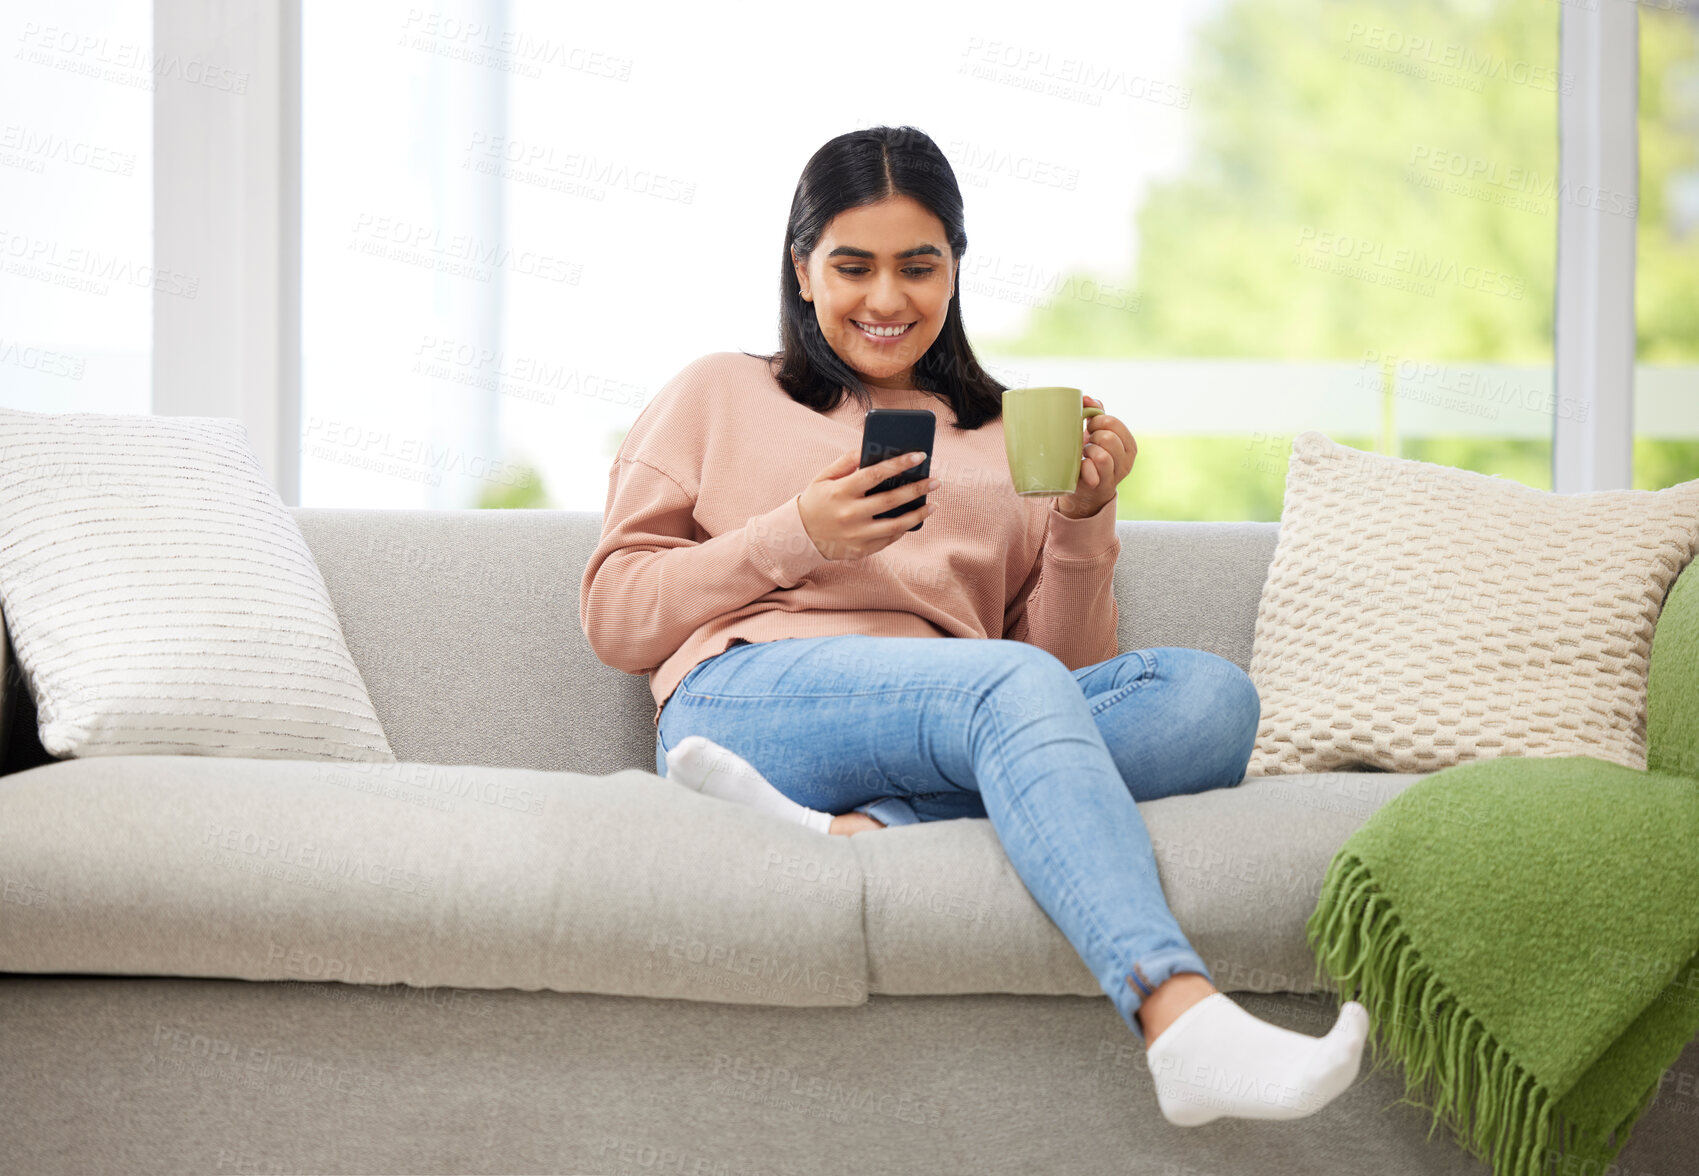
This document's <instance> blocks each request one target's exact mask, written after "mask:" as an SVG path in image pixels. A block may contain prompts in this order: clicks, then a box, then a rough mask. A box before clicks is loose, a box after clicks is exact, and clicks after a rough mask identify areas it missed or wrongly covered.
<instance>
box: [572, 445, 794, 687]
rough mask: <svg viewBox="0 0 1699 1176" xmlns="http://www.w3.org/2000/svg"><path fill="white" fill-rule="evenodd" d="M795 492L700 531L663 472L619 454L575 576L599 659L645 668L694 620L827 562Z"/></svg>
mask: <svg viewBox="0 0 1699 1176" xmlns="http://www.w3.org/2000/svg"><path fill="white" fill-rule="evenodd" d="M799 498H801V495H800V494H798V495H793V496H792V497H790V498H788V499H786V500H785V501H784V502H783V503H781V504H780V505H779V506H776V507H774V508H773V509H772V510H769V511H767V512H766V513H764V514H759V515H755V516H753V517H752V518H750V519H749V520H748V522H746V523H745V524H744V525H743V526H742V527H739V528H736V529H735V530H728V531H725V532H724V533H722V534H719V535H715V536H713V537H711V538H708V539H703V540H700V541H699V540H698V539H697V538H696V535H697V534H698V529H697V526H696V521H695V518H694V509H695V505H696V504H695V500H694V498H693V497H692V496H691V495H690V494H689V493H687V492H686V491H685V489H684V488H683V487H682V486H681V485H680V484H679V482H678V481H677V480H676V479H674V478H673V477H672V476H671V475H670V474H667V473H666V472H664V471H663V470H661V469H659V468H657V467H656V466H654V465H651V464H649V463H647V462H645V461H642V460H639V459H633V458H628V457H623V456H622V457H619V458H616V459H615V461H614V465H613V469H612V470H611V471H610V472H609V475H608V500H607V508H606V510H605V511H604V513H603V517H602V537H601V540H600V541H599V542H598V543H597V544H596V548H595V550H594V551H592V552H591V554H590V559H589V562H588V563H587V564H586V566H585V568H584V578H583V581H582V582H581V584H580V586H579V605H578V619H579V624H580V625H581V626H582V627H583V629H584V636H585V637H586V638H587V639H588V640H589V643H590V648H591V650H593V651H594V652H595V654H596V656H597V657H598V658H599V659H600V660H601V661H602V662H603V663H604V664H606V665H609V666H612V667H614V668H615V669H620V670H625V671H627V672H629V673H633V674H644V673H650V672H652V671H653V670H655V669H656V668H658V667H659V666H660V664H661V663H662V662H664V661H665V660H666V659H667V658H669V657H671V656H672V655H673V653H675V652H676V651H677V650H678V648H679V647H680V646H681V645H683V644H684V642H685V640H686V639H687V638H688V637H689V636H690V635H691V634H692V633H694V632H695V631H696V630H697V629H698V628H700V627H701V626H702V625H704V624H706V623H707V622H709V621H711V620H713V619H714V618H716V617H719V616H723V615H724V614H726V613H729V612H732V611H733V610H735V609H739V608H742V607H743V606H744V605H746V604H748V603H750V602H751V601H753V600H756V599H758V598H760V597H762V596H765V595H766V594H767V593H769V592H771V591H773V589H775V588H793V587H795V586H796V585H797V584H798V583H800V582H801V581H802V580H803V579H804V578H805V577H807V576H808V575H809V573H811V572H813V571H814V570H815V569H816V568H818V567H819V566H820V565H821V564H823V563H825V562H826V557H825V556H823V555H821V553H820V550H819V548H817V547H815V546H814V541H813V540H812V539H810V538H809V537H808V532H807V530H805V529H804V527H803V525H802V515H801V513H800V512H799V509H798V501H797V500H798V499H799Z"/></svg>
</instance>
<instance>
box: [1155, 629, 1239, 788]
mask: <svg viewBox="0 0 1699 1176" xmlns="http://www.w3.org/2000/svg"><path fill="white" fill-rule="evenodd" d="M1164 653H1165V655H1166V660H1167V661H1168V662H1169V663H1170V664H1173V663H1175V662H1178V663H1179V666H1178V668H1177V669H1176V671H1175V672H1176V673H1180V674H1183V675H1185V676H1186V677H1187V679H1188V680H1189V685H1190V686H1191V688H1192V689H1194V690H1199V691H1205V692H1207V693H1208V696H1209V699H1210V701H1209V704H1208V707H1207V713H1208V714H1210V715H1211V716H1212V717H1213V718H1214V719H1215V720H1216V722H1217V724H1218V725H1217V727H1216V729H1215V733H1214V737H1215V738H1216V739H1219V740H1220V741H1221V742H1222V744H1223V745H1225V746H1229V747H1232V748H1235V749H1237V750H1238V751H1240V752H1242V754H1243V758H1244V759H1245V760H1247V761H1248V760H1249V759H1250V757H1251V749H1252V748H1253V747H1255V745H1256V739H1257V727H1258V726H1259V725H1261V723H1262V696H1261V695H1259V694H1258V693H1257V688H1256V684H1255V683H1254V682H1252V681H1251V676H1250V675H1249V674H1247V673H1246V672H1245V671H1244V670H1242V669H1240V668H1239V666H1238V665H1237V664H1236V663H1234V662H1231V661H1229V660H1228V659H1227V658H1224V657H1222V656H1221V655H1220V654H1215V653H1210V652H1209V651H1207V650H1203V649H1182V648H1178V647H1176V648H1174V649H1170V650H1166V651H1164Z"/></svg>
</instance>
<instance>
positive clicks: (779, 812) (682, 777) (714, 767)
mask: <svg viewBox="0 0 1699 1176" xmlns="http://www.w3.org/2000/svg"><path fill="white" fill-rule="evenodd" d="M667 779H669V780H677V781H678V782H679V783H680V784H683V785H684V786H685V787H686V788H690V789H693V790H694V791H696V792H700V793H702V795H704V796H714V797H718V798H719V799H721V800H729V801H731V802H732V803H733V804H743V805H748V806H749V807H750V808H752V809H758V810H759V811H761V812H764V813H770V814H772V815H773V816H775V817H781V818H783V819H784V820H787V821H795V822H796V823H797V824H799V825H806V826H808V827H809V828H810V829H815V830H818V831H819V832H821V833H827V832H830V831H831V827H832V814H831V813H823V812H820V811H819V810H818V809H811V808H808V807H807V806H805V805H800V804H798V803H797V802H796V801H794V800H792V799H791V798H790V797H788V796H786V795H785V794H784V793H782V792H780V791H779V790H778V789H777V788H774V787H773V786H772V785H771V784H769V783H768V782H767V777H765V776H763V775H762V774H761V773H760V772H757V771H756V770H755V768H754V766H753V765H752V764H750V762H749V761H748V760H746V759H744V758H743V757H742V756H740V755H738V754H737V753H736V752H735V751H732V750H731V749H729V748H725V747H721V746H720V745H719V744H718V743H715V742H714V741H713V740H712V739H708V738H705V737H704V736H701V735H686V736H685V737H684V738H683V739H681V740H679V743H678V746H677V747H675V748H673V749H672V750H671V751H669V752H667ZM1190 1011H1191V1010H1190V1009H1188V1010H1187V1012H1190Z"/></svg>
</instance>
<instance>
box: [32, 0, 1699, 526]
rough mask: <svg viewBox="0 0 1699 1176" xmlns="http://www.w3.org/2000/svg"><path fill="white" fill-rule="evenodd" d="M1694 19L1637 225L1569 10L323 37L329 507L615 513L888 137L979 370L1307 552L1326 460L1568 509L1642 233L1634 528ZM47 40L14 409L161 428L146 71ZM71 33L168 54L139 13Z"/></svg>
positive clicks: (1683, 360)
mask: <svg viewBox="0 0 1699 1176" xmlns="http://www.w3.org/2000/svg"><path fill="white" fill-rule="evenodd" d="M1693 8H1694V6H1693V5H1691V4H1689V3H1687V2H1686V0H1669V2H1668V3H1664V4H1644V5H1642V6H1641V11H1640V21H1641V69H1642V82H1641V144H1640V158H1641V167H1642V174H1641V191H1640V197H1639V203H1638V207H1637V208H1636V206H1635V204H1634V203H1633V202H1632V201H1630V200H1629V199H1628V198H1627V197H1626V195H1625V194H1622V193H1608V192H1607V193H1593V192H1567V191H1563V190H1561V189H1559V187H1558V185H1557V182H1556V178H1555V176H1556V170H1557V148H1556V127H1557V99H1558V93H1559V90H1560V88H1562V87H1564V86H1565V85H1566V81H1565V79H1564V77H1563V75H1562V73H1561V71H1560V69H1559V64H1558V54H1557V45H1558V15H1559V11H1560V5H1558V4H1554V3H1549V2H1541V0H1514V2H1512V0H1410V2H1405V3H1397V4H1393V3H1377V2H1373V0H1320V2H1317V0H1209V2H1207V3H1194V4H1184V5H1180V4H1176V5H1125V6H1117V7H1105V6H1100V5H1097V4H1077V3H1070V2H1063V0H1059V2H1058V3H1052V4H1047V5H1044V6H1042V7H1037V8H1035V7H1032V6H1028V5H1002V6H995V7H984V6H975V7H973V8H972V9H971V10H969V9H966V8H952V9H947V10H945V12H942V13H941V12H937V11H935V10H932V9H928V8H923V7H918V6H917V7H914V8H912V9H910V10H906V11H905V14H904V28H903V33H902V36H901V37H900V38H897V39H894V40H890V41H889V43H888V44H880V43H878V42H879V41H880V40H881V39H880V38H870V37H868V36H866V35H864V34H861V33H857V32H853V31H847V30H846V26H845V25H844V22H843V21H842V18H841V16H840V15H839V14H837V13H835V12H833V11H831V10H827V9H819V8H809V7H806V6H801V7H799V6H795V5H790V4H784V5H781V4H777V3H760V4H753V5H745V6H743V7H741V8H740V9H738V10H737V16H736V19H735V21H732V22H728V21H727V19H726V17H727V10H725V9H723V8H714V7H704V6H699V5H683V4H679V5H666V6H661V7H657V6H654V5H643V4H634V5H626V6H616V5H579V4H574V5H558V4H553V3H545V2H541V0H476V2H473V0H462V2H458V3H443V4H441V5H433V4H430V3H422V2H420V0H413V2H410V3H362V4H359V5H333V4H329V3H326V2H325V0H305V10H304V17H303V37H304V49H303V75H304V76H303V91H304V110H303V144H304V146H303V156H304V159H303V167H304V192H303V198H304V209H305V211H304V225H303V231H304V242H305V244H304V308H303V331H304V342H303V350H304V354H303V383H304V388H303V411H302V421H303V437H302V487H303V491H302V505H306V506H326V505H341V506H368V507H413V506H436V507H461V506H543V507H558V508H567V509H579V510H600V509H602V507H603V505H604V496H605V494H606V489H607V472H608V466H609V463H610V461H611V458H612V455H613V452H614V449H615V447H616V446H617V444H618V442H619V439H620V438H621V437H622V436H623V433H624V430H625V429H626V428H627V427H628V426H629V425H630V423H631V421H632V420H633V419H634V418H635V417H636V415H637V413H638V412H639V411H640V410H641V408H642V406H643V404H645V403H647V402H648V401H649V400H650V399H652V398H653V397H654V396H655V394H656V393H657V392H658V391H659V390H660V388H661V387H662V386H663V385H664V384H665V383H666V381H667V380H668V379H669V378H670V377H671V376H672V375H673V374H675V373H676V372H677V371H678V370H679V369H680V368H682V367H683V366H684V365H685V364H687V363H689V362H690V361H691V360H692V359H694V358H696V357H697V356H699V355H702V354H704V353H707V352H711V351H722V350H749V351H763V350H771V349H772V348H773V347H774V346H775V345H776V342H777V336H776V328H775V319H776V314H777V284H776V283H777V270H778V266H779V259H780V255H781V250H782V247H783V237H782V234H783V229H784V220H785V214H786V211H787V209H788V207H789V203H790V199H791V194H792V190H793V188H794V185H795V183H796V178H797V176H798V174H799V172H800V170H801V168H802V166H803V164H804V163H805V162H806V160H807V158H808V157H809V155H811V154H812V153H813V151H814V150H815V149H817V148H818V147H819V146H820V145H821V144H822V143H824V142H825V141H826V140H827V139H829V138H831V137H832V136H834V135H836V134H839V133H841V132H843V131H846V130H849V129H852V128H855V127H860V126H867V125H872V124H875V123H881V122H886V123H892V124H902V123H909V124H913V125H915V126H918V127H920V128H921V129H922V130H924V131H926V132H927V133H929V134H930V135H932V137H933V138H934V139H935V140H937V142H938V143H939V145H940V146H941V147H942V148H943V149H944V151H945V153H946V154H947V155H948V156H949V158H950V160H951V163H952V165H953V167H954V168H955V171H956V175H957V178H958V180H959V182H960V183H961V185H962V187H963V190H964V194H965V197H966V201H967V211H968V236H969V240H970V246H969V251H968V254H967V257H966V259H965V263H964V265H965V268H964V272H963V281H962V288H963V305H964V315H965V319H966V322H967V326H968V331H969V334H970V336H971V337H972V338H973V340H974V343H975V345H976V347H977V348H979V350H980V352H981V355H982V358H983V359H985V360H986V362H987V363H988V366H990V367H991V368H992V370H993V371H994V372H996V373H997V374H999V375H1000V376H1001V377H1002V378H1004V379H1005V380H1007V381H1009V382H1011V383H1046V384H1049V383H1070V384H1078V385H1080V386H1082V387H1084V388H1085V389H1086V390H1087V391H1088V392H1090V393H1092V394H1093V395H1096V396H1098V397H1100V398H1101V399H1103V400H1104V401H1105V403H1106V404H1107V405H1108V406H1109V408H1110V410H1111V411H1112V412H1115V413H1116V414H1117V415H1119V416H1121V417H1123V418H1124V419H1126V420H1127V421H1128V422H1129V424H1130V426H1131V428H1132V430H1133V432H1134V434H1135V436H1137V437H1138V439H1139V460H1138V464H1137V467H1136V468H1135V470H1134V472H1133V474H1132V475H1131V476H1130V477H1129V478H1128V479H1127V480H1126V481H1125V482H1123V483H1122V488H1121V489H1122V498H1121V503H1120V513H1121V515H1122V516H1123V517H1128V518H1198V519H1215V518H1220V519H1247V518H1248V519H1275V518H1278V517H1279V513H1280V501H1281V492H1282V487H1283V485H1284V478H1285V465H1286V454H1287V452H1288V450H1289V448H1290V444H1291V438H1292V436H1293V435H1294V434H1295V433H1297V432H1300V431H1303V430H1304V429H1310V428H1316V429H1321V430H1323V431H1324V432H1326V433H1328V434H1329V435H1330V436H1332V437H1334V438H1335V439H1336V440H1339V441H1342V442H1344V443H1346V444H1351V445H1357V446H1359V447H1363V448H1371V449H1378V450H1380V451H1382V452H1395V453H1399V454H1403V455H1405V456H1410V457H1418V458H1423V459H1427V460H1434V461H1443V462H1446V463H1449V464H1455V465H1460V466H1464V467H1467V468H1472V469H1478V470H1482V471H1484V472H1487V473H1493V474H1501V475H1503V476H1506V477H1510V478H1515V479H1517V480H1519V481H1522V482H1526V483H1527V484H1529V485H1533V486H1538V487H1541V488H1550V485H1551V473H1550V456H1551V431H1552V419H1553V414H1554V413H1565V412H1574V411H1577V406H1575V405H1573V404H1568V403H1564V402H1559V403H1556V404H1554V403H1552V377H1551V365H1552V342H1551V321H1552V313H1553V301H1552V300H1553V274H1554V238H1555V233H1556V216H1557V210H1558V208H1559V207H1560V206H1561V205H1562V204H1563V203H1564V202H1565V201H1576V202H1584V203H1588V204H1590V205H1591V206H1595V207H1599V208H1601V209H1603V210H1604V211H1605V212H1606V214H1607V215H1621V216H1635V215H1636V214H1637V215H1638V232H1639V241H1640V249H1639V257H1638V277H1637V285H1638V321H1639V327H1640V339H1639V358H1640V361H1641V366H1640V369H1639V372H1638V375H1637V382H1636V402H1635V418H1634V419H1635V426H1636V444H1635V475H1634V476H1635V485H1636V486H1640V487H1644V488H1656V487H1661V486H1666V485H1669V484H1672V483H1673V482H1676V481H1681V480H1685V479H1688V478H1693V477H1699V17H1696V15H1695V12H1694V11H1693V10H1692V9H1693ZM39 15H40V14H39V13H37V14H36V16H35V17H33V18H32V17H28V16H25V15H23V14H13V15H9V16H6V17H5V18H4V20H3V22H0V36H4V37H6V38H8V39H9V42H10V43H9V44H8V46H7V48H6V65H5V66H4V68H0V262H3V270H0V402H3V403H5V404H7V405H11V406H15V407H22V408H37V409H43V408H51V409H56V410H65V409H70V408H73V407H74V408H86V409H92V410H97V411H114V412H117V411H128V412H145V411H148V410H149V406H150V395H151V390H150V388H149V383H148V381H149V362H150V350H149V349H150V341H149V339H150V326H151V307H150V303H149V298H150V290H149V286H148V281H149V278H148V276H147V270H146V267H147V265H148V264H149V262H150V260H151V230H150V223H151V214H152V208H151V199H152V198H151V166H152V151H151V143H150V135H151V123H150V118H151V115H150V105H149V104H150V101H151V94H150V92H149V91H148V90H147V89H146V88H145V85H144V83H145V82H146V81H147V78H146V73H145V71H144V70H136V71H133V72H134V73H135V77H134V78H133V79H132V81H131V82H130V83H126V82H124V81H123V80H122V78H121V77H120V78H118V79H115V80H114V79H109V80H107V81H106V82H104V83H91V82H89V81H87V80H84V79H81V78H79V77H78V76H76V75H75V74H74V73H73V72H72V71H71V69H70V68H69V66H68V65H67V62H66V61H65V60H63V59H61V57H56V56H55V55H53V54H52V53H47V52H41V51H39V50H32V42H31V34H30V31H29V27H28V26H29V21H30V20H31V19H39ZM53 19H54V20H56V21H58V22H59V23H61V24H64V25H67V26H72V27H76V28H79V29H92V30H98V31H99V32H100V33H102V34H103V35H104V36H106V37H107V38H108V40H109V42H110V43H111V44H113V45H116V46H124V47H128V48H130V49H132V50H133V51H134V52H135V53H136V54H137V56H138V57H140V58H144V59H145V56H146V53H147V52H148V45H149V38H150V33H149V22H150V19H151V16H150V12H149V5H147V4H145V3H117V2H98V0H86V2H79V3H71V4H62V5H55V7H54V11H53ZM1106 22H1107V23H1106ZM78 251H80V252H78ZM91 257H92V258H93V259H94V261H93V262H92V263H90V262H89V260H88V259H89V258H91ZM73 258H75V259H76V260H72V259H73ZM91 264H92V268H91Z"/></svg>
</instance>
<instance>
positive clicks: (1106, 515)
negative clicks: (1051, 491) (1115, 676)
mask: <svg viewBox="0 0 1699 1176" xmlns="http://www.w3.org/2000/svg"><path fill="white" fill-rule="evenodd" d="M1120 554H1121V539H1120V536H1118V535H1117V534H1116V533H1115V503H1114V502H1113V501H1111V502H1108V503H1106V504H1105V505H1104V507H1103V509H1101V510H1099V511H1098V512H1097V513H1096V514H1094V515H1087V516H1086V517H1085V518H1083V519H1070V518H1069V517H1068V516H1067V515H1064V514H1062V513H1061V512H1060V511H1058V510H1056V509H1055V507H1054V505H1052V507H1051V509H1050V510H1049V511H1047V512H1046V517H1045V531H1044V541H1043V544H1042V547H1041V549H1040V551H1039V556H1038V559H1037V560H1035V561H1034V562H1033V567H1032V571H1031V573H1029V574H1028V576H1027V578H1026V580H1025V582H1024V583H1023V584H1022V585H1021V589H1020V592H1019V593H1017V594H1016V596H1015V599H1014V603H1012V604H1011V605H1010V606H1009V608H1008V609H1007V611H1006V613H1005V615H1004V620H1003V636H1004V637H1005V638H1008V639H1009V640H1011V641H1025V642H1027V643H1028V644H1030V645H1036V646H1038V647H1039V648H1040V649H1044V650H1047V651H1049V652H1050V653H1053V654H1055V655H1056V657H1057V658H1058V659H1060V660H1061V662H1062V664H1063V665H1065V666H1067V667H1068V668H1069V669H1070V670H1077V669H1080V668H1082V667H1084V666H1089V665H1095V664H1096V663H1097V662H1101V661H1108V660H1109V659H1110V658H1112V657H1114V656H1115V655H1116V654H1117V653H1118V652H1120V651H1119V649H1118V645H1119V641H1118V637H1117V626H1118V624H1119V621H1120V614H1119V609H1118V606H1117V604H1116V601H1115V563H1116V560H1117V559H1118V558H1119V557H1120Z"/></svg>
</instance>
